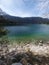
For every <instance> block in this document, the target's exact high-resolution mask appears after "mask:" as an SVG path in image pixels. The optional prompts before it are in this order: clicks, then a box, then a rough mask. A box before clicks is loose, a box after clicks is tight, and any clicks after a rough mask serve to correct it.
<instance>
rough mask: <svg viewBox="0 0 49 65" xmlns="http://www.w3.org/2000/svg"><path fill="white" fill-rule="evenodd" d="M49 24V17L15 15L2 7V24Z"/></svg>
mask: <svg viewBox="0 0 49 65" xmlns="http://www.w3.org/2000/svg"><path fill="white" fill-rule="evenodd" d="M26 24H49V19H47V18H41V17H24V18H21V17H15V16H10V15H8V14H6V13H5V12H3V11H2V10H1V9H0V25H26Z"/></svg>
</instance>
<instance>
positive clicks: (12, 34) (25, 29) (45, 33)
mask: <svg viewBox="0 0 49 65" xmlns="http://www.w3.org/2000/svg"><path fill="white" fill-rule="evenodd" d="M4 28H5V29H8V34H7V36H8V38H9V39H15V40H16V39H49V25H46V24H32V25H26V26H5V27H4Z"/></svg>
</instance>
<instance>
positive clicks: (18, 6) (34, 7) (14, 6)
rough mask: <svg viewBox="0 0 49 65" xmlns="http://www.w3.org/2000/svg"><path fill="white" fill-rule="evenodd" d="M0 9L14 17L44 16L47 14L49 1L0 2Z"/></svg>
mask: <svg viewBox="0 0 49 65" xmlns="http://www.w3.org/2000/svg"><path fill="white" fill-rule="evenodd" d="M26 4H27V5H26ZM0 8H2V9H3V10H4V11H5V12H7V13H8V14H11V15H15V16H22V17H23V16H24V17H25V16H44V15H46V14H47V13H48V12H49V0H0ZM45 13H46V14H45Z"/></svg>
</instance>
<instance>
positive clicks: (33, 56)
mask: <svg viewBox="0 0 49 65" xmlns="http://www.w3.org/2000/svg"><path fill="white" fill-rule="evenodd" d="M0 65H49V42H47V43H45V44H43V41H42V40H40V41H39V42H38V44H34V42H31V43H27V44H13V45H11V44H0Z"/></svg>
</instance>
